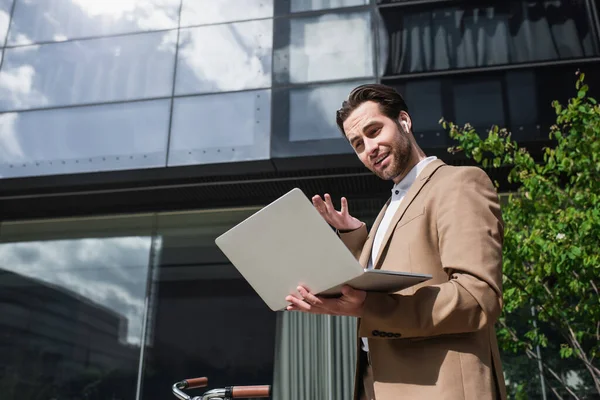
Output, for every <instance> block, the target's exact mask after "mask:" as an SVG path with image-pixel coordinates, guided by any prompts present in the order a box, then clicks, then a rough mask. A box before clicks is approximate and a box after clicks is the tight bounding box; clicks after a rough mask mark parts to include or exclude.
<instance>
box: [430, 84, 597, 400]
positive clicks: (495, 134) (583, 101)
mask: <svg viewBox="0 0 600 400" xmlns="http://www.w3.org/2000/svg"><path fill="white" fill-rule="evenodd" d="M577 75H578V78H577V79H576V85H575V86H576V89H577V90H576V95H575V96H574V97H573V98H571V99H569V101H568V102H567V104H565V105H562V104H560V103H559V102H558V101H554V102H553V103H552V106H553V107H554V110H555V111H556V124H555V125H553V126H552V127H551V129H550V143H551V145H550V146H549V147H547V148H544V152H543V156H540V157H537V159H535V158H534V157H533V156H532V155H531V153H530V152H529V151H528V150H527V149H525V148H524V147H522V146H519V145H518V144H517V143H516V142H515V141H514V140H512V139H511V135H510V132H508V130H507V129H504V128H503V129H500V128H499V127H498V126H493V127H492V128H491V129H490V130H489V131H488V132H487V135H486V136H485V137H483V136H480V135H479V134H478V133H477V132H476V131H475V129H474V128H473V127H472V126H470V125H469V124H466V125H465V126H462V127H459V126H458V125H456V124H454V123H452V122H447V121H445V120H443V119H442V120H441V121H440V122H441V123H442V125H443V126H444V128H445V129H448V131H449V134H450V137H451V138H452V139H454V140H455V141H457V145H456V146H454V147H451V148H450V149H449V151H450V152H452V153H455V152H463V153H464V154H465V155H466V157H467V158H470V159H473V160H474V161H475V162H476V163H477V164H479V165H481V166H482V167H484V168H487V167H495V168H498V167H506V168H508V170H509V171H510V172H509V174H508V181H509V183H511V184H512V185H515V186H516V188H517V189H516V190H515V191H513V192H512V193H510V195H509V196H508V197H507V198H505V199H504V201H503V205H502V212H503V218H504V222H505V244H504V254H503V256H504V261H503V273H504V277H503V285H504V311H503V315H502V316H501V319H500V322H499V331H498V337H499V341H500V345H501V347H502V349H503V351H504V353H505V354H514V355H519V354H526V355H527V357H529V358H530V359H531V360H533V361H534V362H531V363H529V366H524V365H520V366H516V367H517V369H518V368H520V369H521V370H523V369H528V370H529V373H528V374H521V375H520V378H518V376H517V381H511V377H510V376H509V377H508V380H509V381H511V382H509V383H510V384H511V385H510V389H511V391H512V394H513V396H515V397H516V398H522V397H525V396H523V395H524V393H526V390H525V389H524V388H525V387H526V386H527V385H528V384H529V385H530V386H531V384H532V381H533V380H534V379H533V377H534V376H535V370H534V371H532V370H531V366H532V365H533V366H537V365H538V360H539V358H538V352H537V351H536V349H537V348H538V346H539V348H541V349H542V353H541V354H543V356H542V357H541V364H542V365H543V374H544V377H545V383H546V385H547V386H548V390H551V391H552V392H553V393H554V395H555V396H556V397H558V398H563V397H568V398H576V399H585V398H591V397H588V396H594V398H596V397H595V396H598V395H600V363H599V362H598V356H600V296H599V292H598V287H599V286H600V278H599V276H600V251H599V248H600V106H599V105H598V103H597V102H596V100H595V99H594V98H592V97H590V96H589V95H588V89H589V88H588V86H587V85H586V84H585V83H584V74H579V73H578V74H577ZM496 185H497V186H498V183H497V182H496ZM510 357H511V356H509V357H508V358H510ZM572 372H575V373H576V374H577V376H578V379H575V381H578V382H579V384H578V385H573V384H572V382H573V379H572ZM569 373H571V383H570V384H568V382H567V381H568V377H569ZM512 379H515V377H512ZM526 380H528V381H529V383H528V382H527V381H526ZM537 384H538V385H539V382H538V383H537ZM537 390H539V389H537ZM592 393H596V394H595V395H593V394H592Z"/></svg>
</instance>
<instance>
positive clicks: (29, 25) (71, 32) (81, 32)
mask: <svg viewBox="0 0 600 400" xmlns="http://www.w3.org/2000/svg"><path fill="white" fill-rule="evenodd" d="M0 1H6V0H0ZM178 11H179V0H42V1H17V4H16V6H15V11H14V14H13V20H12V25H11V27H10V33H9V37H8V43H9V44H27V43H37V42H47V41H63V40H67V39H74V38H82V37H93V36H105V35H111V34H118V33H127V32H138V31H150V30H158V29H170V28H177V13H178Z"/></svg>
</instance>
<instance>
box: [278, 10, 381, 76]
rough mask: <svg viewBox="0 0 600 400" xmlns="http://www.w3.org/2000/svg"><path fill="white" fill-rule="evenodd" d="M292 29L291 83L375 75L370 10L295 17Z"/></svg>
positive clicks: (290, 50)
mask: <svg viewBox="0 0 600 400" xmlns="http://www.w3.org/2000/svg"><path fill="white" fill-rule="evenodd" d="M290 30H291V46H290V49H289V54H290V81H291V82H311V81H319V80H326V79H342V78H352V77H367V76H371V75H373V49H372V45H371V34H370V32H371V23H370V16H369V14H368V13H353V14H343V15H338V14H325V15H322V16H319V17H310V18H298V19H293V20H292V21H291V28H290Z"/></svg>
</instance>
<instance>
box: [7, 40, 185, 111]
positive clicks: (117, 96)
mask: <svg viewBox="0 0 600 400" xmlns="http://www.w3.org/2000/svg"><path fill="white" fill-rule="evenodd" d="M176 36H177V32H176V31H166V32H153V33H147V34H143V35H128V36H118V37H110V38H100V39H93V40H85V41H71V42H63V43H52V44H45V45H38V46H24V47H15V48H10V49H6V50H5V53H4V63H3V66H2V71H0V110H15V109H24V108H32V107H44V106H59V105H73V104H86V103H94V102H103V101H118V100H133V99H139V98H148V97H162V96H168V95H170V94H171V90H172V89H171V88H172V79H173V68H174V62H175V60H174V53H175V40H176V39H175V38H176Z"/></svg>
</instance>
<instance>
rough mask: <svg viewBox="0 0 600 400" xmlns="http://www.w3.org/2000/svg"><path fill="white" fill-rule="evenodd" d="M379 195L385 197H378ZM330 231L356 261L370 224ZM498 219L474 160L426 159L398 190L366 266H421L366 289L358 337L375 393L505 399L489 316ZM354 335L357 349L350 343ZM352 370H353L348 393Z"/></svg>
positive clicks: (494, 315) (497, 305)
mask: <svg viewBox="0 0 600 400" xmlns="http://www.w3.org/2000/svg"><path fill="white" fill-rule="evenodd" d="M387 204H389V201H388V203H387ZM387 204H386V205H385V206H384V208H383V209H382V211H381V213H380V214H379V216H378V217H377V219H376V221H375V223H374V225H373V229H372V231H371V233H370V234H368V232H367V229H366V227H365V226H363V227H361V228H359V229H357V230H355V231H352V232H349V233H340V237H341V239H342V240H343V241H344V243H345V244H346V246H347V247H348V248H349V249H350V250H351V251H352V252H353V254H354V255H355V257H357V259H358V260H359V261H360V263H361V264H362V265H363V266H366V265H367V263H368V261H369V257H370V255H371V247H372V245H373V239H374V236H375V232H376V231H377V226H378V225H379V223H380V221H381V219H382V218H383V214H384V212H385V209H386V208H387ZM503 232H504V230H503V222H502V217H501V212H500V207H499V202H498V196H497V193H496V190H495V188H494V186H493V184H492V182H491V181H490V179H489V178H488V176H487V175H486V174H485V172H484V171H483V170H481V169H479V168H476V167H454V166H449V165H446V164H444V163H443V162H442V161H441V160H436V161H433V162H432V163H430V164H429V165H427V167H425V169H424V170H423V171H422V172H421V174H420V175H419V177H418V178H417V180H416V181H415V182H414V184H413V185H412V186H411V188H410V190H409V191H408V193H407V194H406V196H405V197H404V199H403V200H402V203H401V204H400V207H399V209H398V211H397V212H396V214H395V215H394V218H393V220H392V222H391V224H390V227H389V229H388V231H387V232H386V234H385V237H384V240H383V242H382V244H381V249H380V251H379V255H378V258H377V260H375V262H374V266H375V268H377V269H379V268H383V269H386V270H392V271H408V272H416V273H426V274H431V275H432V276H433V279H432V280H430V281H427V282H424V283H422V284H420V285H418V286H415V287H412V288H409V289H406V290H403V291H400V292H397V293H395V294H380V293H369V294H368V295H367V298H366V301H365V311H364V315H363V317H362V318H360V319H359V323H358V337H359V338H360V337H367V338H368V343H369V350H370V353H371V362H372V367H373V376H374V380H375V397H376V399H377V400H397V399H435V400H441V399H449V400H461V399H465V400H485V399H505V398H506V389H505V385H504V378H503V373H502V365H501V363H500V355H499V351H498V344H497V342H496V334H495V329H494V323H495V322H496V320H497V319H498V316H499V315H500V312H501V308H502V242H503ZM359 345H360V339H359V341H358V343H357V351H362V350H360V346H359ZM357 379H361V377H359V376H358V372H357V376H356V377H355V398H356V397H357V394H356V387H357V385H356V383H358V380H357Z"/></svg>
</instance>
